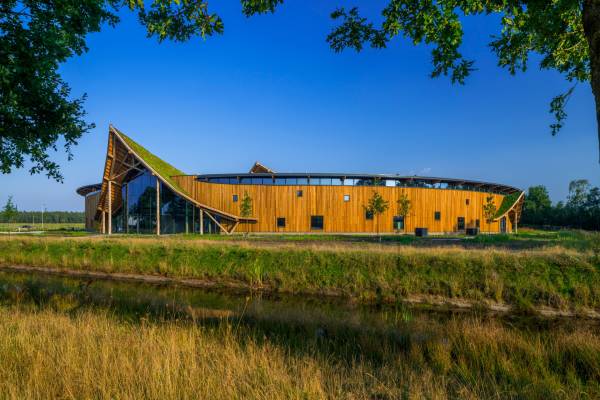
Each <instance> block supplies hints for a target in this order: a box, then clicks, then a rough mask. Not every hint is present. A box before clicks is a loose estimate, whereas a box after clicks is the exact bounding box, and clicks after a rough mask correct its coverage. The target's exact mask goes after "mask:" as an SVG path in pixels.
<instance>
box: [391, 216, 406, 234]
mask: <svg viewBox="0 0 600 400" xmlns="http://www.w3.org/2000/svg"><path fill="white" fill-rule="evenodd" d="M393 224H394V230H397V231H403V230H404V217H398V216H396V217H394V222H393Z"/></svg>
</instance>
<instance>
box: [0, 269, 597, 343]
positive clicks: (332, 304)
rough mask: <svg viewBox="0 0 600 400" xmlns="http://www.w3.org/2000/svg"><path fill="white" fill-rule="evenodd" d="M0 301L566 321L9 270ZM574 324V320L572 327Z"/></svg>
mask: <svg viewBox="0 0 600 400" xmlns="http://www.w3.org/2000/svg"><path fill="white" fill-rule="evenodd" d="M0 301H1V302H2V303H3V304H20V305H25V306H27V305H33V306H35V307H50V308H53V309H59V310H61V311H70V312H72V311H76V310H78V309H80V308H84V307H100V308H104V309H108V310H110V311H111V312H112V313H114V314H115V315H118V316H120V317H122V318H126V319H139V318H140V317H144V318H148V317H151V318H154V319H179V320H181V319H189V320H192V321H196V322H198V321H203V322H207V321H210V320H224V319H228V320H235V321H243V322H244V323H257V322H261V321H263V322H264V321H268V322H269V323H275V324H286V325H294V326H298V327H305V328H307V329H316V330H317V331H318V332H323V331H327V330H332V329H333V330H355V329H360V330H363V331H365V330H366V331H378V332H386V331H391V330H398V329H402V328H406V327H407V325H419V324H423V323H426V324H436V325H438V324H440V325H442V326H443V324H445V323H447V322H448V321H450V320H454V319H465V318H467V319H473V318H475V319H477V320H478V321H490V320H494V321H500V322H501V323H502V324H503V325H505V326H509V327H511V328H517V329H526V330H527V329H535V330H537V331H539V330H545V329H557V328H559V327H560V328H568V327H569V326H572V325H574V324H572V321H571V320H569V319H559V318H555V319H547V318H540V317H533V316H515V315H513V316H500V315H494V314H490V313H489V312H487V311H483V310H475V311H473V310H471V311H465V310H454V309H439V308H436V309H428V308H426V307H416V306H410V307H409V306H406V305H404V304H398V305H395V306H393V305H386V306H359V305H355V304H351V303H348V302H347V301H345V300H342V299H331V298H327V299H324V298H322V297H316V296H313V297H311V296H289V295H279V294H264V293H246V292H234V291H231V290H228V291H219V290H204V289H202V290H201V289H190V288H183V287H177V286H172V285H169V286H160V285H149V284H142V283H129V282H127V283H123V282H114V281H101V280H82V279H71V278H62V277H57V276H50V275H32V274H27V273H14V272H0ZM582 323H583V321H578V322H577V325H581V324H582ZM585 323H587V324H591V325H596V324H597V322H596V321H586V322H585Z"/></svg>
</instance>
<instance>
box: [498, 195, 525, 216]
mask: <svg viewBox="0 0 600 400" xmlns="http://www.w3.org/2000/svg"><path fill="white" fill-rule="evenodd" d="M521 193H522V192H515V193H511V194H509V195H506V196H504V199H502V204H500V208H498V211H497V212H496V215H495V216H494V218H500V217H501V216H502V215H503V214H504V213H505V212H507V211H508V210H510V209H511V208H512V206H514V205H515V203H516V202H517V200H519V197H520V196H521Z"/></svg>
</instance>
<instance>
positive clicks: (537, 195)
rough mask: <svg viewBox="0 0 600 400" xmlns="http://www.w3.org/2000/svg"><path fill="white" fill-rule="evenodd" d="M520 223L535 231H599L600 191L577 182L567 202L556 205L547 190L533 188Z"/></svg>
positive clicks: (524, 206) (529, 191)
mask: <svg viewBox="0 0 600 400" xmlns="http://www.w3.org/2000/svg"><path fill="white" fill-rule="evenodd" d="M521 222H522V224H524V225H528V226H534V227H550V228H560V227H564V228H578V229H589V230H600V188H598V187H592V186H591V185H590V184H589V182H588V181H587V180H585V179H579V180H574V181H572V182H571V183H570V184H569V195H568V196H567V201H566V202H565V203H563V202H558V203H557V204H556V205H553V204H552V202H551V201H550V197H549V196H548V190H547V189H546V188H545V187H544V186H532V187H530V188H529V190H528V192H527V195H526V196H525V202H524V205H523V214H522V217H521Z"/></svg>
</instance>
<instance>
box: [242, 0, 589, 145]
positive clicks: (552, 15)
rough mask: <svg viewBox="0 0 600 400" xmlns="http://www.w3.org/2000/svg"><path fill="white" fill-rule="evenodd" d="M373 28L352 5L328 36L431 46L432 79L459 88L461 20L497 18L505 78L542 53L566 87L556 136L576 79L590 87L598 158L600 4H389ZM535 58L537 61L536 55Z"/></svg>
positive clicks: (248, 10)
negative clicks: (442, 79) (447, 80)
mask: <svg viewBox="0 0 600 400" xmlns="http://www.w3.org/2000/svg"><path fill="white" fill-rule="evenodd" d="M281 3H283V0H243V1H242V5H243V10H244V13H245V14H246V15H252V14H255V13H265V12H273V11H274V10H275V7H276V6H277V5H278V4H281ZM386 3H387V5H386V6H385V7H384V8H383V10H382V12H381V14H382V19H381V20H382V21H381V23H379V24H378V25H376V24H375V23H374V22H372V21H370V20H369V19H368V18H365V17H363V16H362V15H361V14H360V13H359V10H358V8H356V7H354V8H351V9H349V10H347V9H345V8H338V9H337V10H335V11H334V12H333V13H332V14H331V16H332V18H333V19H334V20H339V21H341V23H340V24H339V25H338V26H336V27H335V28H334V29H333V31H332V32H331V33H330V34H329V35H328V36H327V41H328V42H329V44H330V46H331V47H332V48H333V50H335V51H336V52H340V51H342V50H344V49H346V48H351V49H354V50H356V51H361V50H362V49H363V47H364V46H365V45H369V46H371V47H373V48H385V47H386V46H387V44H388V43H389V42H390V41H391V40H392V39H394V38H395V37H397V36H400V35H401V36H403V37H405V38H407V39H409V40H410V41H411V42H412V43H413V44H415V45H417V44H421V43H425V44H427V45H429V46H431V47H432V50H431V58H432V64H433V70H432V72H431V76H432V77H438V76H442V75H444V76H450V79H451V81H452V83H459V84H464V82H465V79H466V78H467V77H468V76H469V75H470V74H471V73H472V72H473V71H474V70H475V63H474V61H473V60H470V59H468V58H466V57H465V56H464V55H463V54H462V52H461V45H462V41H463V34H464V32H463V26H462V20H461V19H462V17H465V16H475V15H492V14H493V15H497V16H499V17H500V18H499V20H500V28H501V29H500V30H499V34H498V35H496V36H493V37H492V40H491V42H490V44H489V45H490V48H491V50H492V51H493V52H494V53H495V54H496V56H497V57H498V65H500V66H501V67H504V68H507V69H508V71H509V73H510V74H511V75H514V74H516V73H517V72H519V71H521V72H524V71H526V70H527V68H528V66H529V61H530V60H529V56H530V55H531V54H539V55H541V60H540V68H542V69H554V70H556V71H558V72H560V73H561V74H563V75H564V76H565V78H566V80H567V81H569V82H571V83H572V85H570V88H569V89H568V90H566V91H565V92H564V93H562V94H559V95H558V96H556V97H554V98H553V99H552V101H551V102H550V112H551V113H552V114H553V115H554V119H555V120H554V123H552V125H550V130H551V133H552V135H556V134H557V133H558V132H559V131H560V129H561V128H562V126H563V124H564V120H565V118H566V116H567V115H566V112H565V106H566V103H567V102H568V100H569V98H570V96H571V94H572V93H573V90H574V88H575V86H576V84H577V83H578V82H588V81H589V82H590V83H591V86H592V91H593V93H594V97H595V102H596V118H597V122H598V127H597V136H598V139H599V143H598V145H599V156H600V1H598V0H561V1H557V0H554V1H526V0H514V1H507V0H498V1H485V0H468V1H467V0H448V1H433V0H387V2H386ZM536 58H537V57H536Z"/></svg>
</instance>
